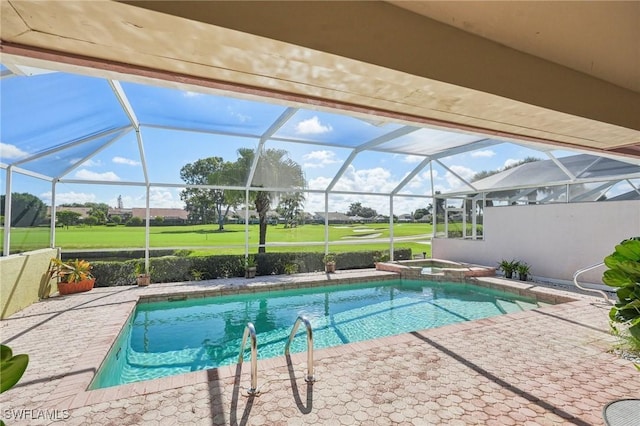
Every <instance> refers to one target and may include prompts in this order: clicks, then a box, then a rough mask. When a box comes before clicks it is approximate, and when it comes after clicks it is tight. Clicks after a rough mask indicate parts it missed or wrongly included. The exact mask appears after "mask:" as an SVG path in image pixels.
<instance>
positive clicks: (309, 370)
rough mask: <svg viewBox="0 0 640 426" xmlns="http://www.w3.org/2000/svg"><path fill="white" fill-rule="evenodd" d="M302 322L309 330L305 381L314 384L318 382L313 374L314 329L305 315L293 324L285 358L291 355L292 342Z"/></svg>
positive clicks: (300, 316) (285, 350)
mask: <svg viewBox="0 0 640 426" xmlns="http://www.w3.org/2000/svg"><path fill="white" fill-rule="evenodd" d="M301 322H302V323H304V326H305V328H306V329H307V376H306V377H305V378H304V381H305V382H307V383H313V382H315V381H316V378H315V376H314V374H313V329H312V328H311V323H310V322H309V320H308V319H307V317H305V316H304V315H299V316H298V318H297V319H296V322H295V323H294V324H293V328H292V329H291V334H289V339H288V340H287V344H286V345H285V346H284V354H285V356H287V355H289V346H291V342H292V341H293V338H294V337H295V335H296V333H297V332H298V327H300V323H301Z"/></svg>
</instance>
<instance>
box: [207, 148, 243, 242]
mask: <svg viewBox="0 0 640 426" xmlns="http://www.w3.org/2000/svg"><path fill="white" fill-rule="evenodd" d="M244 180H246V177H242V176H239V174H238V169H237V167H236V166H235V163H230V162H228V161H227V162H225V163H222V164H221V165H220V168H219V170H217V171H216V172H214V173H213V174H211V175H210V176H209V184H210V185H220V186H240V185H244V184H245V182H244ZM214 191H215V192H214V200H213V201H214V205H215V211H216V216H217V217H218V230H219V231H222V230H224V221H225V218H226V217H227V215H228V214H229V210H230V209H231V207H234V208H235V207H237V206H238V205H239V204H240V203H241V202H242V201H243V200H244V191H240V190H233V189H215V190H214ZM223 210H224V213H223Z"/></svg>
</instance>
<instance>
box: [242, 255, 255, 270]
mask: <svg viewBox="0 0 640 426" xmlns="http://www.w3.org/2000/svg"><path fill="white" fill-rule="evenodd" d="M244 266H245V267H246V268H255V267H257V262H256V257H255V256H254V255H253V254H250V255H248V256H247V257H246V259H245V260H244Z"/></svg>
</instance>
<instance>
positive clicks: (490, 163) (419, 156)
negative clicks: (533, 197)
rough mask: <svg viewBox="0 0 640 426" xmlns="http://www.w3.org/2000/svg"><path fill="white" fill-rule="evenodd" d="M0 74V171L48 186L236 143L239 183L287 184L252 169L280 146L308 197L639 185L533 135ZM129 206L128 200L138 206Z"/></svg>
mask: <svg viewBox="0 0 640 426" xmlns="http://www.w3.org/2000/svg"><path fill="white" fill-rule="evenodd" d="M1 71H2V80H1V101H2V123H1V124H2V127H1V141H0V142H1V144H2V145H1V146H2V153H1V157H2V158H1V161H0V162H1V166H2V169H5V170H6V169H10V170H11V172H12V173H13V172H15V173H18V174H21V175H25V176H29V177H31V178H35V179H38V180H41V181H50V182H53V183H55V184H56V185H57V184H67V185H79V184H94V185H95V184H100V185H118V186H121V187H126V186H140V187H145V186H149V187H183V186H184V185H185V182H184V180H183V179H181V175H180V170H181V168H182V167H183V166H184V165H185V164H188V163H193V162H194V161H196V160H198V159H201V158H207V157H220V158H222V159H223V160H225V161H235V160H237V158H238V150H239V149H241V148H250V149H253V150H255V151H256V152H258V156H257V158H258V160H257V161H255V162H254V164H253V166H252V170H251V172H250V173H249V175H248V176H247V178H246V180H245V181H244V182H245V184H244V185H240V187H243V188H254V189H259V190H265V189H278V190H283V191H284V190H287V189H291V185H287V182H283V181H282V180H280V179H276V176H277V175H278V173H276V171H273V170H262V171H261V172H257V171H260V170H261V163H260V153H262V152H264V150H267V149H280V150H284V151H286V153H287V155H288V156H289V157H290V158H291V159H292V160H293V161H295V162H297V163H298V164H300V165H301V166H302V167H303V170H304V172H305V175H306V186H305V188H304V189H303V190H304V191H305V192H309V193H314V192H316V193H324V192H326V193H336V194H369V195H371V194H374V195H392V196H398V197H403V196H411V197H432V196H433V195H434V193H435V192H436V191H438V193H440V194H442V195H447V194H451V195H457V194H462V193H473V192H474V191H475V192H477V191H479V190H482V191H491V190H493V189H497V188H499V189H500V190H507V189H517V188H528V187H531V186H539V185H545V184H553V185H559V184H577V183H581V182H584V183H589V184H590V185H591V184H592V183H593V182H600V183H601V184H600V185H602V186H604V185H606V184H607V183H608V184H609V187H611V186H613V185H616V184H618V183H619V182H625V183H626V185H627V186H626V187H625V189H624V190H620V191H619V192H620V193H623V192H626V191H628V190H636V191H637V187H638V184H637V182H636V181H635V180H637V179H638V178H640V165H639V163H640V159H637V158H624V157H619V158H618V157H614V156H611V155H607V157H602V156H596V155H593V154H589V155H581V156H579V157H576V158H579V159H580V161H578V160H572V159H571V158H572V156H574V155H576V154H580V152H578V151H566V150H561V149H559V148H558V147H557V146H552V145H545V144H542V143H537V142H535V143H534V142H529V141H517V140H507V139H503V138H496V137H491V136H488V135H482V134H474V133H469V132H464V131H455V130H452V129H445V128H436V127H427V126H425V125H424V124H416V123H410V122H401V121H393V120H391V119H388V118H384V117H377V116H365V115H363V114H360V115H355V114H353V113H350V114H347V113H344V112H341V111H337V110H330V109H328V108H324V107H323V108H315V107H310V106H309V105H306V106H301V105H294V104H286V103H285V102H284V101H282V100H280V101H278V103H270V102H267V101H266V100H264V101H263V100H260V99H255V98H249V97H247V96H244V98H241V97H239V96H234V95H233V94H221V93H216V92H213V91H211V90H208V89H204V88H198V87H191V86H189V87H187V86H181V85H180V84H177V83H171V87H169V85H168V83H166V82H165V83H160V82H157V81H148V82H147V84H141V83H140V82H139V80H140V78H138V79H137V80H138V81H137V82H133V81H116V80H109V79H105V78H98V77H94V76H86V75H79V74H69V73H64V72H56V71H49V70H45V69H36V68H28V67H19V66H15V65H12V66H11V68H7V67H5V66H2V69H1ZM161 84H162V85H161ZM531 156H535V157H538V158H540V159H543V160H544V159H546V160H548V161H545V162H540V164H539V165H538V167H539V168H538V169H537V171H531V169H530V168H531V167H532V166H530V165H528V166H527V168H525V169H524V170H525V172H526V173H524V174H521V173H522V171H521V173H516V172H515V170H510V171H509V172H505V173H506V176H505V175H503V176H502V177H501V178H500V179H499V180H497V178H496V177H494V178H493V179H489V180H485V181H483V182H482V183H478V184H474V183H473V182H472V180H473V176H474V174H475V173H477V172H480V171H483V170H499V169H501V168H504V166H506V165H508V164H512V163H513V162H517V161H518V160H522V159H524V158H526V157H531ZM498 158H499V159H498ZM578 163H579V165H578V166H576V167H577V168H572V167H573V166H572V165H575V164H578ZM320 170H322V173H320ZM6 173H7V172H6V171H5V172H4V173H3V179H6ZM509 176H511V178H509ZM367 183H370V184H371V185H369V184H367ZM201 184H202V185H204V186H211V185H208V183H206V182H201ZM14 185H15V183H14ZM494 185H495V187H494ZM12 188H13V187H12ZM296 189H298V190H299V189H301V188H296ZM78 201H83V200H78ZM175 201H176V202H177V200H175ZM137 202H138V205H137V206H136V205H133V207H138V206H140V205H143V203H142V202H141V201H140V200H138V201H137ZM131 203H133V204H135V203H136V201H135V200H132V201H131ZM110 204H112V205H113V204H115V203H113V202H111V203H110ZM129 207H132V206H129Z"/></svg>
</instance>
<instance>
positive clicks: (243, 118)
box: [227, 106, 251, 123]
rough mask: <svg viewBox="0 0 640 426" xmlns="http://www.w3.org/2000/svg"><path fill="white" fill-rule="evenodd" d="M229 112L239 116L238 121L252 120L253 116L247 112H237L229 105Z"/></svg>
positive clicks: (236, 116)
mask: <svg viewBox="0 0 640 426" xmlns="http://www.w3.org/2000/svg"><path fill="white" fill-rule="evenodd" d="M227 112H228V113H229V115H230V116H232V117H234V118H237V119H238V121H239V122H241V123H246V122H247V121H249V120H251V116H249V115H247V114H242V113H241V112H237V111H235V110H234V109H233V108H231V107H230V106H228V107H227Z"/></svg>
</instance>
